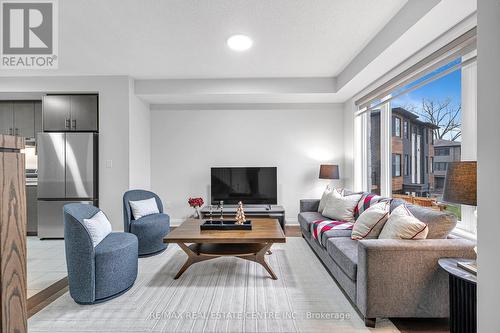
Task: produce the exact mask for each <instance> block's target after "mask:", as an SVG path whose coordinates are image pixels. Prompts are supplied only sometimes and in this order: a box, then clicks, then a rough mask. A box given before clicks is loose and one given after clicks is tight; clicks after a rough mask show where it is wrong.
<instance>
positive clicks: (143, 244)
mask: <svg viewBox="0 0 500 333" xmlns="http://www.w3.org/2000/svg"><path fill="white" fill-rule="evenodd" d="M169 231H170V217H169V216H168V215H167V214H153V215H148V216H144V217H141V218H140V219H138V220H133V221H131V224H130V232H131V233H133V234H135V235H136V236H137V238H138V239H139V255H140V256H143V255H148V254H152V253H154V252H158V251H161V250H163V249H165V248H166V244H164V243H163V237H165V236H166V235H167V234H168V232H169Z"/></svg>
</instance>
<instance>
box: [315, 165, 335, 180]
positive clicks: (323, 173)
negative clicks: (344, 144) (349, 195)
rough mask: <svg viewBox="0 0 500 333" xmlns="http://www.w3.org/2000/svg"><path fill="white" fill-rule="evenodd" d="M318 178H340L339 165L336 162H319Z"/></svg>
mask: <svg viewBox="0 0 500 333" xmlns="http://www.w3.org/2000/svg"><path fill="white" fill-rule="evenodd" d="M319 179H340V177H339V166H338V165H336V164H321V165H320V167H319Z"/></svg>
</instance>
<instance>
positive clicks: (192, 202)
mask: <svg viewBox="0 0 500 333" xmlns="http://www.w3.org/2000/svg"><path fill="white" fill-rule="evenodd" d="M188 204H189V206H190V207H193V208H194V216H193V217H194V218H195V219H199V218H201V215H200V210H199V209H200V207H201V206H203V198H189V199H188Z"/></svg>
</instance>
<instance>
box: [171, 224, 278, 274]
mask: <svg viewBox="0 0 500 333" xmlns="http://www.w3.org/2000/svg"><path fill="white" fill-rule="evenodd" d="M247 222H248V221H247ZM224 223H226V221H224ZM252 223H253V226H254V228H253V229H252V230H250V231H245V232H242V231H240V230H234V231H231V230H228V231H210V230H200V220H195V219H189V220H186V221H185V222H184V223H182V224H181V225H180V226H178V227H177V228H175V229H174V230H173V231H172V232H171V233H169V234H168V235H167V236H166V237H165V238H164V239H163V241H164V242H165V243H177V244H178V245H179V247H180V248H181V249H182V250H183V251H184V252H186V254H187V256H188V258H187V260H186V263H185V264H184V266H182V267H181V269H180V270H179V272H178V273H177V275H176V276H175V277H174V279H177V278H179V277H180V276H181V275H182V273H184V271H186V269H188V267H189V266H191V265H192V264H195V263H197V262H200V261H205V260H210V259H215V258H218V257H222V256H233V257H238V258H241V259H245V260H250V261H254V262H256V263H258V264H260V265H262V266H263V267H264V268H265V269H266V271H267V272H268V273H269V275H271V277H272V278H273V279H274V280H276V279H277V277H276V274H274V272H273V271H272V269H271V267H269V265H268V263H267V262H266V260H265V254H266V253H267V252H268V250H270V249H271V246H272V245H273V244H274V243H285V242H286V238H285V234H284V233H283V230H282V229H281V227H280V224H279V222H278V220H277V219H269V218H266V219H264V218H256V219H254V220H253V221H252ZM188 244H190V245H188Z"/></svg>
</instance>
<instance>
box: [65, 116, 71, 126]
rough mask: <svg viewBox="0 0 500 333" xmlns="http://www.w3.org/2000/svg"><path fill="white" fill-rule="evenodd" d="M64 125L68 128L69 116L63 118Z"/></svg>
mask: <svg viewBox="0 0 500 333" xmlns="http://www.w3.org/2000/svg"><path fill="white" fill-rule="evenodd" d="M64 127H65V128H70V119H69V118H66V119H65V120H64Z"/></svg>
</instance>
